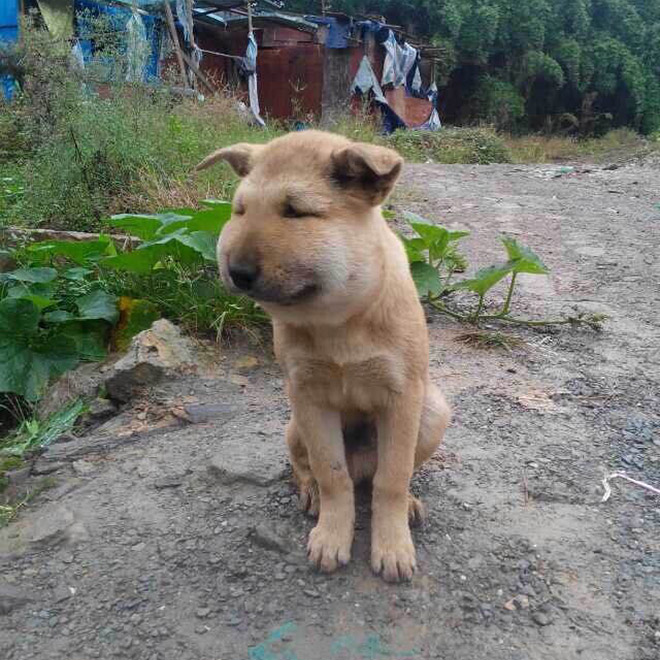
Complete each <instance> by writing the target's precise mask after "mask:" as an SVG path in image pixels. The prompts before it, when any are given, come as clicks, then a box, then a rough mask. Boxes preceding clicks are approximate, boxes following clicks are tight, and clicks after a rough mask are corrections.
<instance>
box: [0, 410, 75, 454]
mask: <svg viewBox="0 0 660 660" xmlns="http://www.w3.org/2000/svg"><path fill="white" fill-rule="evenodd" d="M86 409H87V406H86V404H85V402H84V401H83V400H82V399H78V400H77V401H74V402H72V403H70V404H69V405H67V406H65V407H64V408H62V409H61V410H58V411H57V412H55V413H53V414H52V415H51V416H50V417H48V419H45V420H39V419H36V418H32V419H26V420H24V421H23V422H22V423H21V424H20V425H19V427H18V428H17V429H16V430H15V431H13V432H12V433H10V434H9V435H8V436H7V437H6V438H5V439H3V440H2V441H0V456H5V457H11V459H14V460H15V459H16V458H19V459H20V458H23V457H24V456H25V455H26V454H29V453H31V452H35V451H38V450H40V449H43V448H44V447H47V446H48V445H50V444H51V443H52V442H53V441H54V440H56V439H57V438H58V437H59V436H60V435H62V434H63V433H68V432H69V431H71V429H72V428H73V426H74V424H75V423H76V420H77V419H78V417H80V415H82V413H84V412H85V410H86ZM11 459H9V460H11ZM5 461H7V459H5ZM19 464H20V463H19Z"/></svg>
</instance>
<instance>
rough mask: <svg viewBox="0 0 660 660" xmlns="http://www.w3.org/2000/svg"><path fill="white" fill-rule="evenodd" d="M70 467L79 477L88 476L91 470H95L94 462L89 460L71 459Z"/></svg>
mask: <svg viewBox="0 0 660 660" xmlns="http://www.w3.org/2000/svg"><path fill="white" fill-rule="evenodd" d="M71 467H72V468H73V471H74V472H75V473H76V474H77V475H78V476H79V477H88V476H89V475H90V474H92V473H93V472H96V463H92V462H91V461H84V460H79V461H73V463H72V464H71Z"/></svg>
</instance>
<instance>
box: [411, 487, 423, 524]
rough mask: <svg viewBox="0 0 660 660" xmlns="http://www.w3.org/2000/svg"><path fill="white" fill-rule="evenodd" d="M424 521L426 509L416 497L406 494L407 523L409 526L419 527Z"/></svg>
mask: <svg viewBox="0 0 660 660" xmlns="http://www.w3.org/2000/svg"><path fill="white" fill-rule="evenodd" d="M425 520H426V507H425V506H424V504H423V503H422V500H420V499H419V498H418V497H415V496H414V495H413V494H412V493H409V494H408V522H409V523H410V525H411V526H413V527H414V526H415V525H419V524H421V523H423V522H424V521H425Z"/></svg>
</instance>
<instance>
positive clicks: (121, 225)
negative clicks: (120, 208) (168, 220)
mask: <svg viewBox="0 0 660 660" xmlns="http://www.w3.org/2000/svg"><path fill="white" fill-rule="evenodd" d="M108 224H109V225H110V226H111V227H115V228H117V229H122V230H123V231H125V232H126V233H127V234H130V235H131V236H137V237H138V238H141V239H142V240H143V241H149V240H151V239H152V238H153V237H154V236H155V235H156V233H157V232H158V230H159V229H160V228H161V226H162V222H161V221H160V219H159V218H158V216H157V215H142V214H128V213H120V214H119V215H113V216H112V217H111V218H110V221H109V223H108Z"/></svg>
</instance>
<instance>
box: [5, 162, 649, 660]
mask: <svg viewBox="0 0 660 660" xmlns="http://www.w3.org/2000/svg"><path fill="white" fill-rule="evenodd" d="M396 200H398V201H396V202H395V207H397V208H403V207H405V208H408V209H411V210H413V211H416V212H418V213H421V214H423V215H425V216H426V217H428V218H429V219H431V220H433V221H435V222H443V223H445V224H449V225H452V226H454V225H455V226H457V227H458V226H460V227H464V228H467V229H470V230H471V231H472V234H471V236H470V237H469V238H468V239H466V240H465V241H464V245H465V251H466V253H467V256H468V258H469V262H470V268H469V270H470V271H472V269H474V268H476V267H477V266H481V265H488V264H490V263H493V262H494V261H500V260H502V258H503V250H502V248H501V246H500V245H499V244H498V242H497V236H498V235H499V234H500V233H501V232H507V233H509V234H511V235H514V236H515V237H516V238H518V239H519V240H520V241H521V242H522V243H524V244H527V245H529V246H531V247H532V248H533V249H534V250H535V251H537V252H538V253H539V254H540V255H542V257H543V258H544V260H545V262H546V263H547V265H548V266H549V267H550V269H551V274H550V276H548V277H545V276H531V275H530V276H527V277H523V278H522V281H521V286H520V289H519V292H518V294H517V296H516V299H515V300H514V311H515V313H516V315H518V316H525V315H526V316H529V317H534V318H540V317H550V316H556V315H558V314H560V313H561V312H563V311H571V308H572V307H573V306H574V305H577V306H578V307H579V308H581V309H584V310H589V311H592V312H598V313H605V314H607V315H608V316H609V317H610V319H609V321H607V323H606V325H605V328H604V331H603V332H601V333H595V332H593V331H590V330H580V329H571V328H564V329H561V330H557V329H546V330H542V329H540V330H539V329H536V330H534V329H516V328H506V329H505V330H504V331H505V332H507V333H508V334H510V335H513V336H515V337H517V338H519V339H520V340H521V343H520V345H519V346H516V347H513V348H512V349H511V350H506V349H501V350H489V351H484V350H479V349H477V348H475V347H473V346H466V345H465V344H462V343H460V342H458V341H457V336H458V335H460V334H463V333H465V332H466V331H468V330H469V329H466V327H465V326H462V325H460V324H458V323H456V322H455V321H452V320H451V319H448V318H446V317H443V316H440V315H438V314H436V313H433V312H431V311H429V332H430V337H431V374H432V377H433V379H434V380H435V381H436V382H437V383H438V384H440V385H441V386H442V387H443V388H444V389H445V391H446V393H447V395H448V397H449V398H450V400H451V402H452V405H453V407H454V410H455V418H454V422H453V425H452V427H451V429H450V430H449V432H448V435H447V438H446V442H445V443H444V445H443V447H442V449H441V451H440V452H439V453H438V455H437V456H436V457H435V458H434V459H433V460H432V461H431V462H430V463H429V464H428V465H427V466H426V467H425V468H424V469H423V470H422V471H421V472H420V473H419V474H418V475H417V476H416V477H415V479H414V484H413V487H414V491H415V492H416V493H417V494H418V495H420V496H421V497H422V498H423V500H424V501H425V503H426V505H427V508H428V511H429V516H428V520H427V521H426V523H424V524H423V525H422V526H421V527H419V528H417V529H416V530H415V532H414V537H415V541H416V545H417V550H418V563H419V568H418V572H417V574H416V576H415V577H414V579H413V581H412V583H410V584H404V585H388V584H385V583H384V582H383V581H382V580H381V579H379V578H377V577H374V576H373V575H372V574H371V572H370V570H369V566H368V554H369V535H368V531H369V512H368V495H367V494H363V495H362V496H361V497H360V504H359V514H358V523H357V527H358V528H357V532H356V540H355V544H354V547H353V560H352V562H351V564H350V565H349V566H348V567H347V568H346V569H344V570H341V571H339V572H338V573H336V574H334V575H331V576H326V575H320V574H317V573H316V572H314V571H313V570H311V569H310V568H309V567H308V566H307V563H306V559H305V556H304V553H303V547H304V543H305V538H306V535H307V533H308V532H309V530H310V529H311V527H312V524H313V523H312V521H310V520H309V519H308V518H306V517H305V516H304V515H302V513H300V512H299V511H298V509H297V505H296V499H295V493H294V490H293V487H292V485H291V483H290V480H289V472H288V468H287V465H286V457H285V449H284V441H283V437H282V435H283V428H284V424H285V421H286V419H287V414H288V413H287V403H286V399H285V395H284V392H283V388H282V383H281V380H280V372H279V370H278V368H277V366H276V365H275V364H273V362H272V360H271V357H270V352H269V351H268V350H265V349H264V350H263V351H258V350H257V349H255V348H253V347H252V348H249V349H248V348H246V347H245V346H234V347H227V348H225V349H223V351H222V354H221V355H220V356H219V358H218V361H217V363H216V364H212V363H211V362H209V364H208V365H207V368H206V369H205V371H204V373H203V374H202V375H199V376H187V377H184V378H181V379H180V380H173V381H170V382H166V383H162V384H160V385H159V386H157V387H153V388H152V389H151V390H150V391H149V392H148V393H147V394H146V396H145V397H144V398H143V399H140V400H139V401H134V402H133V403H132V404H129V405H128V406H126V407H125V409H124V410H123V412H121V413H120V415H119V416H118V417H117V418H115V419H114V420H113V421H112V424H113V426H111V427H108V428H106V430H105V432H102V430H97V431H94V432H92V433H91V435H90V436H89V437H86V438H82V439H80V440H73V441H71V442H63V443H58V444H56V445H54V446H53V447H52V450H51V451H49V452H48V453H46V454H45V456H44V457H42V458H41V459H40V461H39V466H40V468H39V471H41V472H48V471H50V470H51V469H52V474H51V475H49V476H50V477H54V478H55V479H56V480H57V485H56V486H55V488H53V489H51V490H48V491H45V492H44V493H42V494H41V495H40V496H39V497H38V498H37V499H36V500H34V501H33V502H32V503H31V504H30V505H29V506H27V507H26V508H25V509H24V510H23V511H22V512H21V515H20V516H19V518H18V521H17V522H14V523H12V524H10V525H9V526H8V527H7V528H5V529H4V530H2V531H0V571H1V573H0V574H1V575H2V579H1V580H0V657H2V658H6V659H7V660H37V659H38V660H46V659H51V658H52V659H59V658H62V659H64V658H67V659H74V660H87V659H88V658H103V659H105V658H135V659H145V660H170V659H171V660H174V659H176V660H230V659H231V660H239V659H243V658H249V659H254V660H277V659H282V660H284V659H286V660H326V659H328V660H330V659H334V658H337V659H353V658H355V659H358V658H369V659H379V658H445V659H447V660H481V659H483V660H486V659H492V658H497V659H502V660H542V659H544V660H545V659H553V660H554V659H561V660H572V659H574V658H575V659H578V658H579V659H580V660H615V659H616V660H651V659H652V658H659V657H660V610H659V609H658V603H660V534H659V533H658V530H659V523H660V497H658V496H657V495H654V494H653V493H651V492H649V491H646V490H644V489H642V488H639V487H637V486H635V485H633V484H631V483H628V482H626V481H624V480H622V479H615V480H613V481H612V496H611V497H610V499H609V500H608V501H607V502H604V503H603V502H601V498H602V495H603V488H602V484H601V480H602V478H603V474H604V473H605V472H612V471H617V470H624V471H625V472H626V473H627V474H628V475H630V476H632V477H635V478H637V479H639V480H641V481H644V482H647V483H650V484H654V485H656V486H659V485H660V433H659V431H660V415H659V413H660V406H659V395H660V388H659V380H660V364H659V362H660V331H659V325H660V314H659V312H658V310H659V309H660V286H659V282H660V272H659V269H660V265H659V264H660V262H659V259H658V248H659V246H660V210H658V209H657V208H655V206H654V205H655V204H657V203H658V202H659V201H660V172H659V169H658V167H657V165H654V164H653V163H648V162H647V163H639V162H638V163H631V164H628V165H624V166H620V167H618V168H617V169H607V168H603V167H595V166H593V167H589V166H585V165H581V166H579V167H578V168H576V169H574V170H573V171H565V170H561V169H560V168H559V167H552V166H514V165H493V166H439V165H414V166H409V167H408V169H407V171H406V174H405V175H404V179H403V182H402V184H401V186H400V192H399V194H398V196H397V198H396ZM246 352H247V353H250V354H251V355H252V356H254V357H256V358H257V360H252V359H246V358H245V355H246ZM255 362H256V363H257V364H255Z"/></svg>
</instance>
